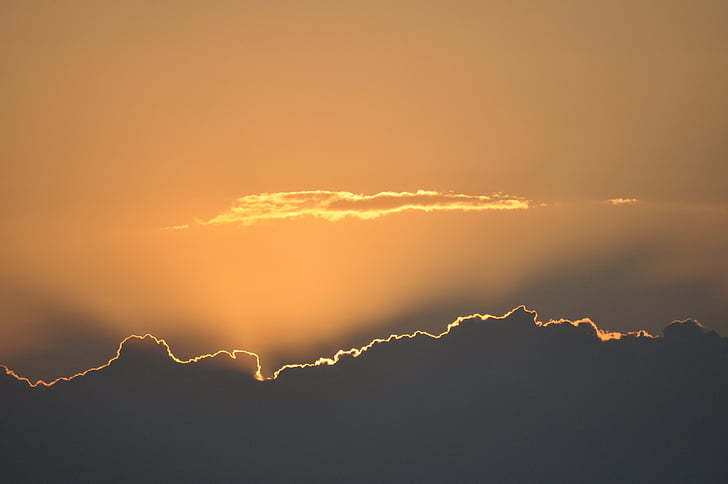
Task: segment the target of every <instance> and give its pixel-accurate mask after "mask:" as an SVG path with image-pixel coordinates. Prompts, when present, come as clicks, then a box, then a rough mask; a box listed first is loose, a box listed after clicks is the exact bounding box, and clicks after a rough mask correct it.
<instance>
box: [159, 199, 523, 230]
mask: <svg viewBox="0 0 728 484" xmlns="http://www.w3.org/2000/svg"><path fill="white" fill-rule="evenodd" d="M526 208H529V202H528V201H527V200H523V199H521V198H518V197H513V196H508V195H502V194H492V195H463V194H459V193H442V192H438V191H431V190H418V191H416V192H380V193H376V194H374V195H363V194H357V193H351V192H341V191H329V190H312V191H299V192H278V193H261V194H258V195H246V196H244V197H240V198H238V199H237V200H235V204H234V205H233V206H232V207H231V208H230V209H229V210H227V211H225V212H223V213H221V214H219V215H217V216H215V217H213V218H211V219H209V220H198V221H197V223H198V224H200V225H225V224H242V225H249V224H252V223H255V222H258V221H261V220H281V219H292V218H298V217H304V216H310V217H316V218H320V219H324V220H328V221H330V222H337V221H339V220H342V219H344V218H346V217H352V218H358V219H364V220H369V219H375V218H379V217H382V216H384V215H389V214H393V213H399V212H405V211H412V210H417V211H421V212H434V211H462V212H470V211H484V210H518V209H526ZM171 228H175V229H181V228H186V226H184V225H178V226H173V227H171Z"/></svg>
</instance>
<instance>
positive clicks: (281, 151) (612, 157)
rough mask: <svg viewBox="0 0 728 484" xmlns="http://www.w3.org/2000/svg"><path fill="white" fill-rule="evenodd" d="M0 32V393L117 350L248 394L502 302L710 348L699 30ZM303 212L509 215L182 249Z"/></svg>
mask: <svg viewBox="0 0 728 484" xmlns="http://www.w3.org/2000/svg"><path fill="white" fill-rule="evenodd" d="M0 24H1V28H0V31H1V32H2V36H3V38H2V42H0V57H1V58H2V59H3V62H2V66H1V67H0V69H1V74H2V75H0V101H2V105H3V110H2V112H0V128H1V130H0V133H2V134H0V136H1V137H2V139H1V141H2V142H0V187H1V190H0V202H1V203H0V212H1V213H2V221H3V224H2V229H1V230H2V239H3V250H2V251H0V325H2V326H1V329H2V334H3V337H2V338H0V362H2V363H7V364H9V365H10V366H11V367H13V366H16V367H18V368H19V369H20V370H22V369H23V368H27V371H28V372H29V373H35V375H37V376H46V377H54V376H60V375H61V374H65V373H68V371H70V370H73V371H77V370H79V369H83V368H86V367H88V366H92V365H93V364H97V363H99V362H101V361H105V360H106V359H108V356H109V355H110V354H112V353H113V351H114V350H115V348H116V346H117V344H118V342H119V340H120V339H121V338H123V337H124V336H126V335H128V334H130V333H132V332H136V333H142V334H143V333H146V332H152V333H154V334H156V335H157V336H159V337H162V338H165V339H167V340H168V341H169V342H170V344H171V345H172V346H173V347H174V348H175V351H176V352H177V353H179V354H180V356H182V357H189V356H192V355H194V354H196V353H200V352H209V351H213V350H217V349H221V348H225V349H233V348H244V349H250V350H252V351H257V352H260V353H261V355H262V356H263V365H264V366H266V361H271V362H273V361H277V362H278V361H280V362H287V361H291V360H292V359H296V358H308V357H310V356H311V355H314V354H317V353H319V352H321V351H329V350H331V349H335V348H339V347H341V346H345V345H350V344H353V343H354V342H356V343H358V344H361V343H362V341H361V340H366V339H367V338H369V339H371V337H375V336H381V335H382V334H383V333H384V334H389V333H390V332H391V329H393V328H403V327H407V328H408V329H412V328H410V326H420V325H421V326H426V327H427V328H425V329H433V330H434V329H438V328H442V327H444V326H445V325H446V324H447V323H448V322H450V321H451V320H452V319H454V318H455V317H457V316H458V315H461V314H468V313H472V312H476V311H477V312H484V313H491V314H499V313H503V312H505V311H507V310H509V309H512V308H513V307H514V306H515V305H518V304H526V305H527V306H529V307H532V308H533V309H536V310H538V311H539V313H540V314H541V318H542V319H544V320H547V319H548V318H559V317H569V318H574V319H578V318H581V317H592V318H593V319H595V320H596V321H598V322H599V323H600V324H601V326H603V327H605V328H606V329H616V330H631V329H638V327H645V328H646V329H649V330H651V331H656V332H659V329H660V328H661V327H662V326H664V325H665V324H666V323H667V322H669V321H670V320H672V319H677V318H685V317H697V318H699V319H701V320H703V322H704V323H705V325H706V326H707V327H708V328H714V329H717V330H719V331H721V330H722V332H723V334H725V333H726V332H728V326H726V321H728V319H726V314H727V312H726V310H727V309H728V305H727V304H726V303H725V302H724V301H725V300H726V294H727V293H728V276H726V274H728V258H727V257H726V255H725V250H724V248H725V247H726V246H728V240H726V239H728V235H727V234H726V230H725V227H728V224H727V222H728V211H727V208H726V207H727V206H728V205H726V204H728V190H726V188H727V187H726V182H725V180H727V179H728V163H726V159H728V143H727V142H726V137H725V126H728V109H727V108H728V106H727V102H728V95H727V94H726V90H725V86H726V85H728V54H726V50H725V48H724V46H725V45H726V44H727V43H728V7H727V6H726V4H725V2H711V1H695V2H676V1H662V2H588V3H585V2H559V4H558V6H556V5H554V4H553V2H522V3H521V2H418V3H417V6H416V7H413V4H412V3H411V2H397V1H388V2H307V1H297V2H244V3H243V2H214V4H213V5H210V3H209V2H174V3H166V2H122V3H119V2H114V3H112V2H73V3H72V4H70V3H59V2H33V3H32V4H30V3H27V2H24V3H23V2H20V3H18V2H16V3H7V2H6V3H5V4H4V5H3V6H2V7H0ZM311 190H323V191H328V192H335V193H339V192H348V193H351V194H355V195H359V194H361V195H363V196H373V195H375V194H378V193H381V192H396V193H401V192H407V193H411V194H416V193H417V191H418V190H428V191H432V192H436V193H438V194H443V195H444V196H446V197H452V196H454V195H458V194H460V195H466V196H469V197H491V196H493V194H494V193H501V194H504V195H507V196H510V197H514V198H513V199H514V200H516V199H517V200H523V201H528V202H529V206H528V208H527V209H520V210H512V211H510V210H509V211H495V210H478V211H471V210H460V209H449V208H452V199H444V202H443V201H442V200H439V199H438V201H437V203H444V204H445V205H447V206H448V207H449V208H448V209H442V210H441V209H437V210H431V211H427V212H425V211H423V210H421V209H407V210H403V211H401V212H397V213H390V214H387V215H386V216H382V217H379V218H375V219H370V220H368V219H360V218H357V217H353V216H351V215H349V216H345V217H343V219H341V220H338V221H331V220H328V219H327V218H326V217H321V216H316V215H312V214H311V213H310V212H309V213H305V214H302V215H301V216H296V217H283V218H276V217H270V216H266V217H263V218H264V219H263V220H260V221H256V223H252V224H247V225H246V224H242V223H238V222H241V221H240V220H238V219H234V220H233V222H234V223H224V224H217V225H214V226H212V225H205V224H200V223H198V222H196V221H198V220H199V221H203V222H204V221H210V220H213V219H215V218H216V217H219V216H224V215H225V214H231V213H236V210H237V213H238V214H239V213H240V210H241V206H242V205H241V204H240V202H239V199H241V198H242V197H251V196H261V194H264V193H269V194H275V193H285V192H299V191H311ZM618 198H622V199H631V198H635V199H637V200H638V202H636V203H632V204H612V203H609V202H608V201H607V200H609V199H618ZM247 200H250V199H247ZM256 200H258V199H256ZM469 200H471V202H472V199H469ZM380 201H381V199H379V201H377V202H376V203H379V202H380ZM471 202H468V203H471ZM301 203H303V202H301ZM305 203H312V202H311V201H310V200H308V201H306V202H305ZM317 203H318V202H317ZM368 203H374V202H368ZM376 203H375V204H376ZM387 203H392V201H391V200H388V201H387ZM417 203H426V204H430V205H428V206H431V204H432V203H434V202H433V200H430V199H428V200H425V201H424V202H423V200H419V201H418V202H417ZM306 206H307V207H308V205H306ZM387 206H388V207H389V206H390V205H387ZM398 206H399V205H398ZM438 206H441V205H438ZM236 207H237V208H236ZM242 207H243V209H244V210H248V209H249V208H250V207H249V206H248V205H245V206H242ZM246 207H247V208H246ZM297 207H298V206H297ZM299 208H300V207H298V208H296V210H298V209H299ZM276 210H278V212H276V213H281V212H280V210H281V208H280V207H277V208H276ZM317 210H318V209H317ZM246 213H249V212H246ZM266 213H268V214H270V213H271V212H266ZM327 213H329V212H327ZM229 218H230V217H228V219H229ZM333 218H337V217H333ZM182 225H189V226H190V227H189V228H188V229H184V230H162V229H163V228H164V227H170V226H182ZM721 325H722V326H721ZM266 358H267V360H266ZM270 366H275V365H273V363H271V364H270Z"/></svg>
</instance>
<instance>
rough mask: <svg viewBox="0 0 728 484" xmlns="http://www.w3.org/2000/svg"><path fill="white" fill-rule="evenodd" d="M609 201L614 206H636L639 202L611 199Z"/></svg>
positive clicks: (631, 199)
mask: <svg viewBox="0 0 728 484" xmlns="http://www.w3.org/2000/svg"><path fill="white" fill-rule="evenodd" d="M607 201H608V202H609V203H611V204H612V205H634V204H635V203H637V202H639V200H637V199H636V198H610V199H609V200H607Z"/></svg>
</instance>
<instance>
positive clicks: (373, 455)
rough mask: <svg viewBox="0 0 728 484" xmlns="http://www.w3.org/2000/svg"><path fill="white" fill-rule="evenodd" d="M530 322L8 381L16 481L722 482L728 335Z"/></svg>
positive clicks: (1, 406)
mask: <svg viewBox="0 0 728 484" xmlns="http://www.w3.org/2000/svg"><path fill="white" fill-rule="evenodd" d="M534 321H535V314H534V313H531V312H528V311H526V310H524V309H522V308H521V309H518V310H516V311H514V312H513V313H511V314H509V315H507V316H506V317H503V318H492V317H489V318H485V319H483V318H480V317H468V318H465V319H462V320H461V321H460V322H459V324H458V325H452V327H451V329H450V331H449V332H447V333H446V334H444V335H443V336H442V337H440V338H433V337H430V336H427V335H424V334H419V335H415V336H413V337H403V338H392V339H391V340H390V341H389V342H383V343H379V344H374V345H372V346H371V347H370V348H369V349H368V350H366V351H364V352H356V351H355V352H349V353H342V354H340V355H339V356H338V357H337V358H335V359H336V360H337V361H338V362H337V363H336V364H335V365H329V364H327V362H326V361H324V362H322V364H320V365H318V366H313V367H294V368H289V369H285V370H283V371H282V372H280V373H279V375H278V378H277V379H275V380H267V381H256V379H255V378H254V376H253V374H252V373H251V372H250V371H249V368H246V369H244V370H242V371H241V369H239V368H236V367H232V366H230V365H229V363H230V361H228V360H231V358H230V356H229V355H227V354H224V353H221V354H218V355H216V356H214V357H208V358H203V359H198V360H196V361H190V362H189V363H188V364H180V363H179V362H178V361H176V360H175V358H174V357H173V356H172V355H171V354H170V351H169V348H168V347H167V346H166V345H165V344H164V343H162V342H159V341H158V340H155V339H153V338H151V337H147V338H131V339H129V340H127V341H126V342H125V344H124V345H123V346H122V348H121V350H120V352H119V354H118V356H117V358H116V359H114V360H113V361H111V362H110V364H109V365H108V366H107V367H105V368H103V369H101V370H99V371H94V372H90V373H88V374H86V375H85V376H82V377H78V378H75V379H73V380H71V381H68V382H66V381H62V382H59V383H56V384H54V385H52V386H50V387H43V386H38V387H36V388H30V387H29V386H28V385H27V384H26V383H25V382H23V381H20V380H18V379H17V378H15V377H13V376H12V375H10V374H5V375H2V378H0V392H1V393H2V399H0V428H2V430H3V433H2V442H1V445H2V448H0V459H2V461H1V462H0V465H1V466H2V467H1V468H2V472H3V476H4V480H6V481H7V482H69V481H73V482H167V481H174V482H247V481H254V482H292V481H295V482H383V481H387V482H455V481H460V482H726V479H728V470H727V469H726V466H725V465H724V456H725V453H726V451H727V450H728V444H727V443H726V441H725V435H726V434H728V414H727V413H726V411H725V409H726V408H728V385H726V377H727V376H728V340H727V339H725V338H721V337H720V336H718V335H717V334H716V333H714V332H710V331H707V330H706V329H705V328H704V327H703V326H702V325H700V324H699V323H697V322H695V321H691V320H687V321H683V322H675V323H672V324H670V325H669V326H668V327H667V328H665V331H664V336H663V337H650V336H647V335H645V334H644V333H636V334H632V335H617V334H608V333H604V332H600V331H599V330H598V329H597V328H596V327H595V326H594V325H593V324H592V323H591V322H589V321H583V322H579V323H571V322H562V323H560V324H536V323H535V322H534ZM357 354H358V356H356V355H357Z"/></svg>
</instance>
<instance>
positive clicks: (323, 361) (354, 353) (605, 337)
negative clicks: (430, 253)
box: [0, 305, 702, 387]
mask: <svg viewBox="0 0 728 484" xmlns="http://www.w3.org/2000/svg"><path fill="white" fill-rule="evenodd" d="M519 310H523V311H526V312H528V313H529V314H531V315H532V316H533V324H534V325H535V326H538V327H545V326H550V325H560V324H569V325H571V326H575V327H578V326H581V325H587V326H591V328H592V329H593V331H594V335H595V336H596V337H597V338H598V339H599V340H600V341H609V340H617V339H622V338H625V337H638V338H651V339H652V338H658V336H654V335H651V334H650V333H648V332H646V331H644V330H639V331H631V332H627V333H620V332H616V331H605V330H602V329H600V328H599V327H598V326H597V325H596V324H595V323H594V322H593V321H591V320H590V319H580V320H577V321H570V320H567V319H559V320H551V321H548V322H546V323H543V322H540V321H538V313H537V312H536V311H532V310H529V309H527V308H526V307H525V306H523V305H521V306H518V307H517V308H514V309H512V310H511V311H509V312H507V313H506V314H504V315H503V316H493V315H491V314H480V313H475V314H471V315H469V316H460V317H458V318H457V319H455V320H454V321H453V322H451V323H450V324H448V325H447V326H446V327H445V330H444V331H442V332H441V333H439V334H432V333H428V332H426V331H420V330H418V331H415V332H413V333H407V334H391V335H389V336H388V337H386V338H377V339H374V340H372V341H371V342H370V343H368V344H367V345H365V346H362V347H360V348H351V349H348V350H339V351H337V352H336V353H335V354H334V355H333V356H332V357H324V358H319V359H318V360H316V361H313V362H309V363H293V364H287V365H284V366H282V367H280V368H279V369H277V370H275V371H274V372H273V374H272V376H269V377H266V376H264V375H263V372H262V366H261V361H260V357H259V356H258V355H257V354H256V353H253V352H252V351H246V350H233V351H227V350H220V351H217V352H215V353H210V354H205V355H200V356H196V357H194V358H190V359H188V360H182V359H179V358H177V357H176V356H175V355H174V353H172V349H171V348H170V347H169V345H168V344H167V342H166V341H165V340H163V339H160V338H157V337H156V336H153V335H151V334H145V335H143V336H139V335H131V336H127V337H126V338H124V340H123V341H122V342H121V343H119V347H118V349H117V350H116V355H115V356H114V357H112V358H111V359H109V361H107V362H106V363H105V364H103V365H100V366H98V367H95V368H89V369H88V370H85V371H82V372H80V373H76V374H75V375H71V376H68V377H61V378H57V379H55V380H52V381H50V382H47V381H45V380H37V381H35V382H33V381H31V380H30V379H29V378H26V377H23V376H21V375H19V374H17V373H16V372H14V371H13V370H11V369H10V368H8V367H7V366H5V365H2V364H0V369H2V370H4V371H5V373H6V374H7V375H10V376H12V377H14V378H16V379H17V380H20V381H23V382H25V383H27V384H28V386H30V387H37V386H43V387H50V386H53V385H55V384H56V383H58V382H60V381H71V380H74V379H76V378H78V377H82V376H84V375H87V374H88V373H91V372H96V371H100V370H103V369H104V368H107V367H108V366H109V365H111V364H112V363H113V362H114V361H116V360H118V359H119V358H120V357H121V352H122V349H123V347H124V344H125V343H126V342H127V341H130V340H133V339H138V340H144V339H151V340H152V341H154V342H155V343H156V344H158V345H163V346H164V348H165V350H166V353H167V356H169V358H170V359H171V360H172V361H174V362H175V363H178V364H189V363H197V362H199V361H202V360H206V359H209V358H215V357H217V356H220V355H227V356H228V357H230V358H231V359H237V358H238V356H239V355H245V356H248V357H252V358H253V359H254V360H255V364H256V369H255V372H254V373H253V375H252V376H253V377H254V378H255V379H256V380H258V381H268V380H276V379H277V378H278V377H279V376H280V374H281V373H282V372H284V371H285V370H288V369H292V368H309V367H314V366H332V365H335V364H337V363H338V362H339V361H340V360H341V358H342V357H346V356H349V357H353V358H357V357H359V356H361V355H362V354H364V353H366V352H367V351H368V350H370V349H371V348H372V347H373V346H375V345H377V344H381V343H389V342H391V341H397V340H401V339H412V338H415V337H418V336H422V337H428V338H432V339H440V338H442V337H443V336H446V335H448V334H449V333H450V331H452V330H453V328H456V327H458V326H460V324H461V323H462V322H463V321H467V320H469V319H480V320H481V321H487V320H489V319H496V320H503V319H507V318H508V317H510V316H511V314H513V313H514V312H516V311H519ZM696 323H697V322H696ZM698 324H699V323H698ZM701 327H702V325H701Z"/></svg>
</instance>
